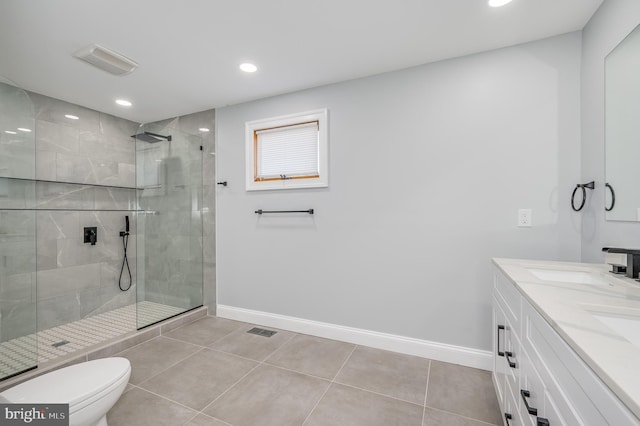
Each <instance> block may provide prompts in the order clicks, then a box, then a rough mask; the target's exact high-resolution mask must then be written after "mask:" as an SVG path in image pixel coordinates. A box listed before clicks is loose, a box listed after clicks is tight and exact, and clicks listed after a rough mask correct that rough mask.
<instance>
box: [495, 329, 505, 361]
mask: <svg viewBox="0 0 640 426" xmlns="http://www.w3.org/2000/svg"><path fill="white" fill-rule="evenodd" d="M500 330H504V325H498V339H497V346H498V347H497V348H496V350H497V352H498V356H504V352H501V351H500Z"/></svg>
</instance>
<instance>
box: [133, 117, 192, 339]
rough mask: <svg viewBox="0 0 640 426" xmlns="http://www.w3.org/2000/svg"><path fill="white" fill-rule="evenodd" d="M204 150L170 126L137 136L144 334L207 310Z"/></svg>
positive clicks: (140, 305)
mask: <svg viewBox="0 0 640 426" xmlns="http://www.w3.org/2000/svg"><path fill="white" fill-rule="evenodd" d="M201 145H202V140H201V137H200V136H197V135H191V134H188V133H185V132H182V131H180V130H179V129H178V128H176V127H172V126H170V125H162V124H145V125H143V126H141V127H140V129H139V131H138V134H137V136H136V179H137V184H136V187H137V193H138V208H139V209H140V210H139V211H138V213H137V241H138V244H137V258H138V269H137V280H136V285H137V289H136V291H137V305H136V306H137V321H138V328H139V329H140V328H143V327H146V326H148V325H151V324H153V323H156V322H158V321H161V320H163V319H166V318H169V317H171V316H174V315H177V314H180V313H182V312H185V311H187V310H190V309H193V308H195V307H198V306H201V305H202V301H203V285H202V214H201V206H202V151H201V149H200V146H201Z"/></svg>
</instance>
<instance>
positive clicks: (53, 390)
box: [0, 357, 131, 414]
mask: <svg viewBox="0 0 640 426" xmlns="http://www.w3.org/2000/svg"><path fill="white" fill-rule="evenodd" d="M130 372H131V365H130V364H129V360H127V359H126V358H118V357H114V358H104V359H97V360H93V361H88V362H83V363H81V364H75V365H72V366H69V367H65V368H61V369H60V370H55V371H52V372H51V373H47V374H44V375H42V376H39V377H36V378H34V379H31V380H28V381H26V382H24V383H21V384H19V385H16V386H14V387H12V388H11V389H8V390H6V391H4V392H2V393H0V396H3V397H4V398H6V399H8V400H9V401H11V402H14V403H20V402H25V403H52V404H53V403H59V404H69V414H71V413H73V412H75V411H78V410H80V409H82V408H83V407H85V406H87V405H89V404H91V403H93V402H94V401H96V400H98V399H100V398H102V397H103V396H105V395H107V394H109V393H110V392H111V391H112V390H113V389H115V388H117V387H118V386H120V385H121V384H122V381H123V380H125V381H126V380H128V379H129V374H130Z"/></svg>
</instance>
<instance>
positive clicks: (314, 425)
mask: <svg viewBox="0 0 640 426" xmlns="http://www.w3.org/2000/svg"><path fill="white" fill-rule="evenodd" d="M422 410H423V407H422V406H420V405H416V404H411V403H409V402H405V401H400V400H397V399H393V398H387V397H386V396H381V395H377V394H375V393H371V392H367V391H364V390H360V389H355V388H351V387H348V386H343V385H340V384H336V383H334V384H332V385H331V387H330V388H329V391H328V392H327V393H326V394H325V396H324V397H323V398H322V400H321V401H320V403H319V404H318V406H317V407H316V408H315V409H314V410H313V413H311V416H309V419H308V420H307V422H306V423H305V424H304V426H420V425H421V424H422Z"/></svg>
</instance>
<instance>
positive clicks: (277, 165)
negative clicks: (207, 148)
mask: <svg viewBox="0 0 640 426" xmlns="http://www.w3.org/2000/svg"><path fill="white" fill-rule="evenodd" d="M245 129H246V174H247V179H246V189H247V191H255V190H266V189H293V188H314V187H326V186H328V182H329V180H328V175H327V174H328V173H327V171H328V167H327V110H326V109H323V110H317V111H310V112H305V113H300V114H292V115H287V116H282V117H276V118H268V119H264V120H256V121H250V122H247V123H246V125H245Z"/></svg>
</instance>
